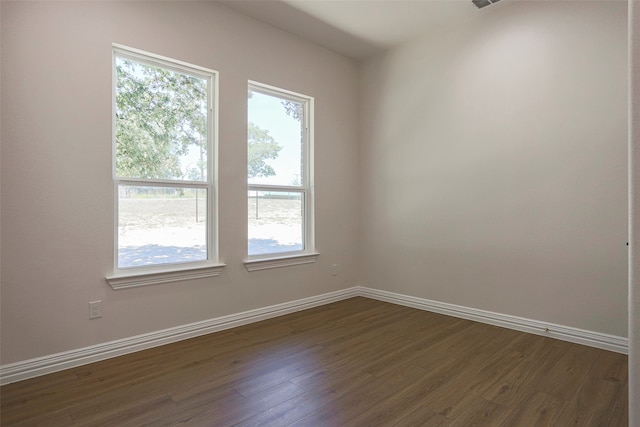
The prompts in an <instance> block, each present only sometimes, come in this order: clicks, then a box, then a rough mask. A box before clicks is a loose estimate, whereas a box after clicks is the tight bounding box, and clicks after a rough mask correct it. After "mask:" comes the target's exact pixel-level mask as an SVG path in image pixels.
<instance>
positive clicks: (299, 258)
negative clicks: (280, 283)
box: [244, 253, 320, 271]
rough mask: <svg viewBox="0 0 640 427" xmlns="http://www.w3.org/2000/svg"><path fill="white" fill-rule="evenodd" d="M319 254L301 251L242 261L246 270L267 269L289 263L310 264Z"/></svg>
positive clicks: (289, 264) (286, 265)
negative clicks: (293, 253) (301, 252)
mask: <svg viewBox="0 0 640 427" xmlns="http://www.w3.org/2000/svg"><path fill="white" fill-rule="evenodd" d="M319 256H320V254H319V253H312V254H309V253H303V254H300V255H288V256H283V257H277V258H276V257H274V258H263V259H251V260H248V261H245V262H244V266H245V267H246V268H247V271H259V270H268V269H270V268H279V267H288V266H291V265H301V264H312V263H314V262H316V259H317V258H318V257H319Z"/></svg>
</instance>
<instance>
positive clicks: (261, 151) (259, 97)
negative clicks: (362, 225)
mask: <svg viewBox="0 0 640 427" xmlns="http://www.w3.org/2000/svg"><path fill="white" fill-rule="evenodd" d="M312 108H313V98H310V97H307V96H304V95H300V94H296V93H292V92H289V91H285V90H282V89H277V88H274V87H271V86H266V85H262V84H259V83H254V82H251V83H250V84H249V93H248V125H247V140H248V141H247V144H248V146H247V150H248V159H247V162H248V168H247V180H248V194H247V203H248V237H249V239H248V254H249V259H250V260H251V259H253V260H257V259H264V258H273V257H292V256H296V255H300V256H304V255H309V254H313V253H314V244H313V194H312V188H313V186H312V179H313V177H312V140H311V136H312V132H311V124H312Z"/></svg>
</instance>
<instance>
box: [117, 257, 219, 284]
mask: <svg viewBox="0 0 640 427" xmlns="http://www.w3.org/2000/svg"><path fill="white" fill-rule="evenodd" d="M225 265H226V264H212V265H206V266H202V263H199V264H198V266H197V267H189V268H184V267H182V268H174V269H171V270H166V271H162V270H152V271H146V272H140V271H139V270H134V271H133V272H131V273H130V274H127V273H126V272H127V270H119V274H114V275H112V276H107V277H106V278H105V279H106V280H107V283H109V286H111V287H112V288H113V289H114V290H118V289H127V288H137V287H139V286H149V285H159V284H161V283H171V282H181V281H184V280H191V279H202V278H205V277H217V276H219V275H220V274H221V273H222V270H223V269H224V267H225ZM174 266H175V264H174ZM165 268H166V267H165Z"/></svg>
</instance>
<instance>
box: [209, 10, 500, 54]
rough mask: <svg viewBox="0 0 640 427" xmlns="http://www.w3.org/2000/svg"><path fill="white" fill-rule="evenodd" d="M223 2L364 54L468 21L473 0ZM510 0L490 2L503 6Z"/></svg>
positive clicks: (303, 34)
mask: <svg viewBox="0 0 640 427" xmlns="http://www.w3.org/2000/svg"><path fill="white" fill-rule="evenodd" d="M221 3H223V4H225V5H227V6H229V7H231V8H233V9H235V10H237V11H239V12H242V13H244V14H245V15H249V16H251V17H254V18H256V19H259V20H261V21H263V22H267V23H269V24H271V25H274V26H276V27H279V28H281V29H283V30H285V31H288V32H290V33H293V34H296V35H299V36H301V37H304V38H306V39H308V40H311V41H313V42H315V43H318V44H320V45H322V46H324V47H326V48H328V49H331V50H333V51H336V52H338V53H341V54H343V55H346V56H349V57H352V58H355V59H362V58H366V57H367V56H370V55H373V54H375V53H378V52H381V51H383V50H386V49H388V48H390V47H393V46H396V45H399V44H401V43H404V42H406V41H408V40H411V39H413V38H416V37H418V36H419V35H421V34H424V33H426V32H428V31H437V30H438V29H446V27H447V25H463V24H464V22H465V21H466V20H468V19H472V18H473V17H474V16H477V15H478V14H479V13H483V12H485V11H486V9H487V8H485V9H483V10H482V11H480V10H479V9H477V8H476V7H475V6H474V5H473V4H472V3H471V0H224V1H221ZM502 3H504V2H500V3H497V4H496V5H492V6H490V8H496V7H500V6H501V5H502Z"/></svg>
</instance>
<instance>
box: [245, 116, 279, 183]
mask: <svg viewBox="0 0 640 427" xmlns="http://www.w3.org/2000/svg"><path fill="white" fill-rule="evenodd" d="M247 133H248V135H247V137H248V144H249V145H248V163H249V164H248V177H249V178H256V177H266V176H273V175H275V174H276V172H275V171H274V170H273V168H272V167H271V166H270V165H268V164H267V163H266V162H265V160H267V159H275V158H277V157H278V153H280V150H282V146H281V145H280V144H278V143H277V142H276V140H275V139H273V137H272V136H271V135H269V131H268V130H263V129H260V128H259V127H258V126H256V125H255V124H253V123H251V122H249V126H248V129H247Z"/></svg>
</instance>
